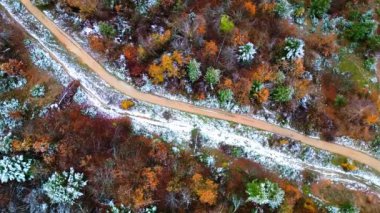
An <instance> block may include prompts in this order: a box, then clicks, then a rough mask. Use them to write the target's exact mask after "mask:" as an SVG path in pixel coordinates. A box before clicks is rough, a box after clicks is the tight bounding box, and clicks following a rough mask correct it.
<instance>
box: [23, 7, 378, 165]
mask: <svg viewBox="0 0 380 213" xmlns="http://www.w3.org/2000/svg"><path fill="white" fill-rule="evenodd" d="M21 3H23V4H24V6H25V7H26V8H27V9H28V10H29V11H30V12H31V13H32V14H33V15H34V16H35V17H36V18H37V19H38V20H39V21H40V22H41V23H42V24H43V25H45V27H46V28H47V29H49V30H50V32H51V33H52V34H53V35H54V36H55V37H56V39H57V40H58V41H59V42H61V43H62V44H63V45H64V46H65V47H66V48H67V50H69V51H70V52H71V53H72V54H74V55H75V56H76V57H77V58H78V59H79V60H81V62H83V63H84V64H86V65H87V66H88V67H89V68H90V69H91V70H93V71H94V72H95V73H96V74H97V75H99V76H100V77H101V78H102V79H103V80H104V81H105V82H107V83H108V84H109V85H111V86H112V87H114V88H115V89H116V90H118V91H120V92H122V93H124V94H126V95H128V96H130V97H132V98H135V99H137V100H140V101H144V102H148V103H151V104H155V105H160V106H163V107H167V108H172V109H176V110H180V111H184V112H188V113H192V114H197V115H202V116H207V117H211V118H216V119H220V120H226V121H231V122H234V123H239V124H243V125H247V126H250V127H254V128H257V129H261V130H265V131H269V132H272V133H275V134H278V135H281V136H284V137H288V138H291V139H294V140H298V141H300V142H302V143H304V144H307V145H310V146H313V147H316V148H318V149H322V150H326V151H329V152H333V153H336V154H340V155H343V156H346V157H348V158H351V159H353V160H355V161H358V162H360V163H363V164H366V165H368V166H369V167H371V168H373V169H375V170H377V171H378V172H380V161H379V160H376V159H375V158H373V157H371V156H369V155H367V154H365V153H363V152H360V151H356V150H353V149H351V148H347V147H344V146H341V145H337V144H333V143H329V142H326V141H322V140H317V139H314V138H310V137H307V136H305V135H303V134H300V133H298V132H295V131H293V130H290V129H286V128H282V127H279V126H277V125H273V124H270V123H267V122H265V121H261V120H257V119H254V118H250V117H247V116H244V115H237V114H233V113H229V112H225V111H222V110H215V109H207V108H203V107H197V106H193V105H191V104H187V103H183V102H179V101H174V100H169V99H166V98H164V97H159V96H156V95H152V94H147V93H143V92H139V91H138V90H136V89H135V88H133V87H132V86H130V85H128V84H126V83H125V82H123V81H121V80H119V79H117V78H116V77H114V76H113V75H111V74H110V73H108V72H107V71H106V70H105V69H104V68H103V67H102V66H101V65H100V64H99V63H98V62H97V61H96V60H95V59H94V58H92V57H91V56H90V55H89V54H88V53H87V52H86V51H85V50H84V49H83V48H82V47H81V46H80V45H79V44H78V43H77V42H76V41H74V40H73V39H72V38H71V37H70V36H68V35H67V34H66V33H65V32H63V31H62V30H61V29H59V28H58V26H56V25H55V24H54V22H53V21H51V20H50V19H48V18H47V17H46V16H45V15H44V14H43V13H42V12H41V11H40V10H39V9H38V8H37V7H35V6H34V5H33V4H32V3H31V2H30V0H21ZM79 80H80V79H79Z"/></svg>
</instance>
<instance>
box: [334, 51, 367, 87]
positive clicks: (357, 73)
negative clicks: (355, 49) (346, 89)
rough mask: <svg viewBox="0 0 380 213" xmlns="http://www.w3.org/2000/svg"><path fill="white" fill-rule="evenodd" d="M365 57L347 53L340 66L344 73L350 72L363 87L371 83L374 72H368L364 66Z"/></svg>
mask: <svg viewBox="0 0 380 213" xmlns="http://www.w3.org/2000/svg"><path fill="white" fill-rule="evenodd" d="M363 64H364V62H363V59H361V58H359V57H358V56H356V55H353V54H345V55H343V56H342V57H341V59H340V62H339V64H338V68H339V70H340V71H341V72H342V73H350V75H351V78H352V80H353V81H354V82H356V83H357V84H358V85H359V86H361V87H366V86H369V85H370V84H371V82H370V79H371V78H372V77H373V76H372V75H373V73H370V72H368V71H367V70H366V69H365V68H364V66H363Z"/></svg>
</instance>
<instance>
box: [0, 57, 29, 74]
mask: <svg viewBox="0 0 380 213" xmlns="http://www.w3.org/2000/svg"><path fill="white" fill-rule="evenodd" d="M0 68H1V69H2V70H3V71H5V72H6V73H8V74H9V75H22V74H24V69H25V66H24V63H23V62H22V61H19V60H15V59H9V60H8V62H7V63H4V64H2V65H1V66H0Z"/></svg>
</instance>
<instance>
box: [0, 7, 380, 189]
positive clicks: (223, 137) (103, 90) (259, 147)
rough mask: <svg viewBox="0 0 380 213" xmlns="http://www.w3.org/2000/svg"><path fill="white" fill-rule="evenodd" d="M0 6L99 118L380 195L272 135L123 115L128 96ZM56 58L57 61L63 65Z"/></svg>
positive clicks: (361, 175)
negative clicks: (194, 139)
mask: <svg viewBox="0 0 380 213" xmlns="http://www.w3.org/2000/svg"><path fill="white" fill-rule="evenodd" d="M0 3H1V4H2V5H4V6H5V7H6V8H7V10H8V11H10V12H11V15H12V16H13V17H14V18H15V19H16V20H17V21H18V22H19V23H20V24H21V25H22V26H23V27H24V29H26V30H27V31H28V32H29V34H31V35H32V36H33V37H34V39H30V40H28V41H27V46H28V49H29V51H30V54H31V58H32V59H33V62H34V63H35V64H36V65H37V66H38V67H40V68H41V69H42V70H45V71H46V72H49V73H51V74H52V75H53V76H54V77H55V78H56V79H58V80H59V82H61V83H62V84H63V85H67V84H68V83H69V82H70V80H71V79H80V80H81V83H82V86H81V88H80V90H79V92H78V93H77V95H76V96H75V100H76V101H77V102H79V103H81V104H85V105H87V106H88V107H90V106H95V107H96V109H97V111H98V112H100V113H102V114H104V115H107V116H110V117H119V116H129V117H130V118H131V119H132V124H133V129H134V131H135V132H136V133H141V134H145V135H147V136H152V135H153V134H155V135H159V136H161V137H162V138H164V139H165V140H167V141H169V142H171V143H173V144H174V145H175V146H178V147H185V146H187V143H188V142H189V140H190V137H191V131H192V130H193V129H194V128H199V129H200V130H201V134H202V135H203V136H204V137H206V142H205V143H204V144H203V145H204V146H209V147H218V146H219V144H221V143H223V144H229V145H234V146H240V147H243V148H244V150H245V151H246V152H247V154H248V156H249V158H250V159H252V160H254V161H256V162H258V163H260V164H262V165H263V166H264V167H266V168H268V169H269V170H271V171H274V172H277V173H279V174H280V175H281V176H282V177H283V178H286V179H291V180H296V181H299V182H300V181H301V180H302V178H303V177H302V175H301V173H302V171H303V170H305V169H309V170H312V171H315V172H316V173H318V174H320V176H321V177H323V178H328V179H331V180H335V181H337V182H339V183H344V184H346V185H347V186H348V187H352V188H360V189H368V188H371V189H374V190H375V191H377V193H379V194H380V176H378V175H377V174H376V173H374V172H373V171H372V170H371V169H369V168H366V167H363V168H361V169H360V170H359V171H354V172H344V171H343V170H342V169H341V168H340V167H337V166H334V165H333V164H331V159H332V158H333V157H334V155H332V154H331V153H328V152H325V151H321V150H316V149H314V148H312V147H309V146H305V145H303V144H301V143H298V142H292V145H291V146H282V147H280V148H271V147H269V145H268V138H269V137H271V136H272V134H271V133H268V132H263V131H259V130H256V129H253V128H249V127H245V126H241V125H236V124H232V123H230V122H227V121H220V120H215V119H210V118H206V117H202V116H197V115H193V114H188V113H184V112H180V111H176V110H172V109H167V108H163V107H160V106H155V105H151V104H147V103H142V102H136V105H135V107H134V108H132V109H131V110H130V111H124V110H121V109H120V108H119V103H120V102H121V100H124V99H127V98H128V97H127V96H125V95H123V94H120V93H119V92H118V91H116V90H114V89H113V88H111V87H110V86H109V85H107V84H106V83H104V82H103V81H102V80H101V79H99V78H98V77H97V76H96V75H93V73H92V72H91V71H90V70H87V69H86V68H85V67H82V66H81V65H80V63H78V62H77V61H76V59H75V58H74V57H73V56H71V55H70V54H69V53H68V52H66V50H65V49H64V48H62V47H61V46H60V45H59V44H58V43H57V42H56V41H55V39H54V38H53V37H52V36H51V34H50V33H49V31H47V30H46V29H45V28H44V27H43V26H42V25H41V24H39V22H38V21H37V20H35V19H34V17H33V16H31V15H30V14H29V13H28V12H27V11H26V10H25V9H24V8H23V7H20V6H19V5H18V3H16V2H15V1H7V0H0ZM15 8H17V9H15ZM54 58H55V59H59V63H58V61H56V60H54ZM164 112H168V113H169V114H170V115H171V118H170V119H169V120H167V119H166V118H165V116H164Z"/></svg>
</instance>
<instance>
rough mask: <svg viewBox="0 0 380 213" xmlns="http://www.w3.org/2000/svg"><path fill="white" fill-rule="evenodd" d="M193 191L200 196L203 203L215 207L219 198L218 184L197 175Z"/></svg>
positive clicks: (194, 178)
mask: <svg viewBox="0 0 380 213" xmlns="http://www.w3.org/2000/svg"><path fill="white" fill-rule="evenodd" d="M192 182H193V189H194V191H195V193H196V194H197V195H198V197H199V200H200V201H201V203H204V204H208V205H215V203H216V199H217V197H218V192H217V189H218V184H216V183H214V182H213V181H212V180H210V179H206V178H203V176H202V175H201V174H199V173H195V174H194V175H193V177H192Z"/></svg>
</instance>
